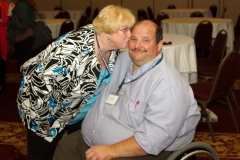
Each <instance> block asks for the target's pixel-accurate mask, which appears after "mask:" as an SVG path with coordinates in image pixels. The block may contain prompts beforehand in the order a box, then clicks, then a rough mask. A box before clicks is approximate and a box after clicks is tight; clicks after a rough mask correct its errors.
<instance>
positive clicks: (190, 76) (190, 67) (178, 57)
mask: <svg viewBox="0 0 240 160" xmlns="http://www.w3.org/2000/svg"><path fill="white" fill-rule="evenodd" d="M163 42H172V44H171V45H163V47H162V52H163V55H164V56H165V57H166V58H167V59H168V60H169V61H170V62H171V63H172V64H173V65H174V66H175V67H176V69H177V70H178V71H179V72H180V74H181V75H182V76H183V77H184V79H186V81H187V82H188V83H196V82H197V61H196V51H195V44H194V40H193V39H192V38H191V37H187V36H183V35H177V34H163Z"/></svg>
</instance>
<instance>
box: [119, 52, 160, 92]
mask: <svg viewBox="0 0 240 160" xmlns="http://www.w3.org/2000/svg"><path fill="white" fill-rule="evenodd" d="M162 59H163V55H162V57H161V58H160V59H159V61H157V63H156V64H155V65H154V66H152V67H151V68H149V69H148V70H146V71H145V72H143V73H142V74H141V75H140V76H138V77H137V78H135V79H133V80H131V81H129V82H126V83H125V82H124V81H125V78H126V75H127V72H126V74H125V77H124V78H123V80H122V82H121V84H120V85H119V86H118V89H117V92H116V94H118V93H119V92H120V90H121V88H122V86H123V85H124V84H127V83H131V82H134V81H136V80H138V79H139V78H141V77H142V76H143V75H144V74H146V73H147V72H148V71H150V70H151V69H153V68H154V67H155V66H157V65H158V64H159V63H160V62H161V61H162Z"/></svg>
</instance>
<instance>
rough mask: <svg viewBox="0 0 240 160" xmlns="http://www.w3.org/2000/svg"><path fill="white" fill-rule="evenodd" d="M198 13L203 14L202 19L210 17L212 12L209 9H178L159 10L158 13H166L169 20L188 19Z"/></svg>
mask: <svg viewBox="0 0 240 160" xmlns="http://www.w3.org/2000/svg"><path fill="white" fill-rule="evenodd" d="M195 11H199V12H201V13H202V14H203V16H204V17H209V18H211V17H212V12H211V11H210V10H209V9H201V8H178V9H161V10H160V12H164V13H166V14H167V15H168V16H169V18H184V17H190V15H191V14H192V13H193V12H195Z"/></svg>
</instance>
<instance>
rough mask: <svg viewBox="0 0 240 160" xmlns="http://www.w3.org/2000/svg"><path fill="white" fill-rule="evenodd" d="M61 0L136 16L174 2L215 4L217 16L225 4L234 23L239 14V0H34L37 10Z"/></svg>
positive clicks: (179, 4)
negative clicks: (126, 11)
mask: <svg viewBox="0 0 240 160" xmlns="http://www.w3.org/2000/svg"><path fill="white" fill-rule="evenodd" d="M10 1H12V0H6V2H10ZM61 1H62V7H63V8H64V9H82V10H85V9H86V7H87V6H89V5H91V6H92V11H93V10H94V9H95V8H96V7H99V9H100V10H101V9H102V8H103V7H104V6H106V5H109V4H116V5H122V6H124V7H127V8H129V9H131V10H133V11H134V14H135V16H136V17H137V10H138V9H140V8H142V9H145V10H147V6H150V7H151V8H152V9H153V11H154V15H155V17H156V16H157V14H158V13H159V10H160V9H164V8H167V6H168V5H169V4H174V5H175V6H176V7H177V8H188V7H189V8H191V7H193V8H209V7H210V6H211V5H213V4H215V5H217V6H218V14H217V16H219V15H220V16H221V15H222V12H223V9H224V7H225V6H227V12H226V15H225V18H229V19H232V20H233V21H234V25H235V24H236V22H237V18H238V15H239V14H240V9H239V8H240V7H239V6H240V0H35V2H36V4H37V9H38V10H51V9H53V8H54V7H55V6H57V5H60V2H61ZM192 2H193V3H192Z"/></svg>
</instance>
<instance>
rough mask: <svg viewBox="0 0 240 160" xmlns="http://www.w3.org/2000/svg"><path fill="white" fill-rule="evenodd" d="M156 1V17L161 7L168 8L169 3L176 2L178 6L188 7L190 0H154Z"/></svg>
mask: <svg viewBox="0 0 240 160" xmlns="http://www.w3.org/2000/svg"><path fill="white" fill-rule="evenodd" d="M153 1H154V15H155V18H156V17H157V14H158V13H159V12H160V10H161V9H166V8H167V7H168V5H169V4H174V5H175V6H176V8H188V7H189V0H168V1H163V0H153Z"/></svg>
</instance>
